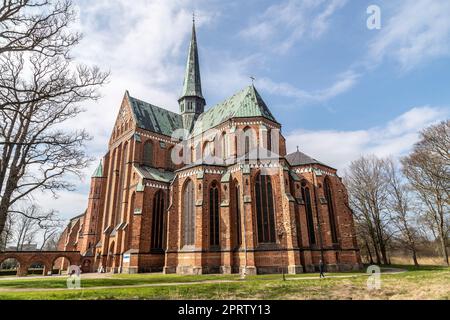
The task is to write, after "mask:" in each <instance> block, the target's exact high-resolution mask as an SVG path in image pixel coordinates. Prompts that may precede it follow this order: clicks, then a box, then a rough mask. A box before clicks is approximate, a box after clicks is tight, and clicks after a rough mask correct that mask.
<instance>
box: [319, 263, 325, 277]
mask: <svg viewBox="0 0 450 320" xmlns="http://www.w3.org/2000/svg"><path fill="white" fill-rule="evenodd" d="M319 271H320V279H322V278H325V274H324V272H325V265H324V264H323V261H322V260H320V262H319Z"/></svg>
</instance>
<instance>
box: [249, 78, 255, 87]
mask: <svg viewBox="0 0 450 320" xmlns="http://www.w3.org/2000/svg"><path fill="white" fill-rule="evenodd" d="M250 79H251V80H252V86H255V80H256V78H255V77H254V76H251V77H250Z"/></svg>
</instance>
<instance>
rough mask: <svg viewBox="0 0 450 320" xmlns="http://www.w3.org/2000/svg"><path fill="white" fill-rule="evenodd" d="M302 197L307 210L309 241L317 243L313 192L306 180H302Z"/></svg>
mask: <svg viewBox="0 0 450 320" xmlns="http://www.w3.org/2000/svg"><path fill="white" fill-rule="evenodd" d="M302 197H303V201H304V202H305V210H306V222H307V224H308V235H309V242H310V243H311V244H316V235H315V232H314V218H313V211H312V204H311V192H310V191H309V188H308V183H307V182H306V181H303V182H302Z"/></svg>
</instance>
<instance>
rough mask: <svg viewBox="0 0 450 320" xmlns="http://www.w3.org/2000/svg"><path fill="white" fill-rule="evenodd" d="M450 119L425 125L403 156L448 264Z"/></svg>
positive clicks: (404, 168) (410, 177) (408, 173)
mask: <svg viewBox="0 0 450 320" xmlns="http://www.w3.org/2000/svg"><path fill="white" fill-rule="evenodd" d="M449 149H450V121H445V122H442V123H441V124H438V125H436V126H432V127H430V128H428V129H426V130H425V131H424V132H423V133H422V134H421V141H420V142H419V143H417V144H416V146H415V148H414V150H413V152H412V153H411V154H410V155H409V156H408V157H405V158H404V159H402V164H403V171H404V174H405V176H406V177H407V178H408V180H409V183H410V184H411V186H412V187H413V188H414V190H415V192H416V193H417V195H418V198H419V199H420V201H421V202H422V204H423V206H424V208H426V212H425V214H424V216H425V218H426V219H427V220H428V221H429V222H430V225H431V226H432V229H433V233H434V234H435V235H436V240H438V241H439V244H440V251H441V254H442V257H443V261H444V263H445V264H447V265H449V260H448V252H447V241H448V235H449V209H450V203H449V192H450V161H449V157H448V153H449Z"/></svg>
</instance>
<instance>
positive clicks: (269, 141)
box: [267, 129, 272, 151]
mask: <svg viewBox="0 0 450 320" xmlns="http://www.w3.org/2000/svg"><path fill="white" fill-rule="evenodd" d="M267 150H268V151H272V130H270V129H269V130H267Z"/></svg>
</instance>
